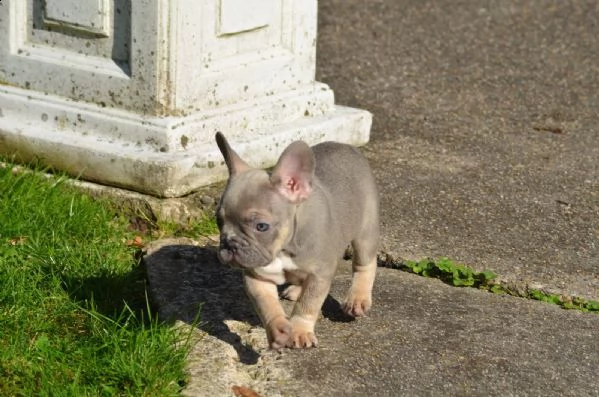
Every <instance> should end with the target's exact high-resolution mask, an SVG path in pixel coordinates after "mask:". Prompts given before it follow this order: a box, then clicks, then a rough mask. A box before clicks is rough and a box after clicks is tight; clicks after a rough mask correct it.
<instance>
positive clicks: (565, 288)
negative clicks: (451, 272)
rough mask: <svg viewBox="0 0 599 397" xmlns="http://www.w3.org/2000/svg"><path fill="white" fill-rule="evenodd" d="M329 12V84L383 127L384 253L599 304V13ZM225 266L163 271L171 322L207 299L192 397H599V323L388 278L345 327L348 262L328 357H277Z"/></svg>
mask: <svg viewBox="0 0 599 397" xmlns="http://www.w3.org/2000/svg"><path fill="white" fill-rule="evenodd" d="M319 3H320V15H319V18H320V26H319V28H320V36H319V42H318V80H321V81H324V82H325V83H328V84H330V85H331V86H332V88H333V89H334V90H335V92H336V95H337V102H338V103H340V104H344V105H350V106H356V107H360V108H365V109H368V110H371V111H372V112H373V113H374V125H373V131H372V142H371V143H370V144H369V145H367V146H366V147H365V148H364V153H365V154H366V155H367V156H368V158H369V160H370V161H371V163H372V166H373V168H374V171H375V174H376V177H377V178H378V182H379V184H380V188H381V192H382V220H383V225H382V226H383V238H382V249H383V250H384V251H385V252H387V253H391V254H392V255H395V256H398V257H402V258H422V257H439V256H447V257H450V258H452V259H454V260H457V261H461V262H464V263H466V264H468V265H469V266H472V267H474V268H476V269H477V270H483V269H488V270H493V271H495V272H496V273H498V274H500V276H501V277H502V278H503V279H504V280H508V281H510V282H512V283H515V285H518V286H520V288H523V289H526V288H529V287H534V288H541V289H544V290H546V291H548V292H556V293H560V294H564V295H575V296H582V297H584V298H587V299H595V300H599V6H597V2H596V1H595V0H559V1H558V0H554V1H548V0H547V1H545V0H543V1H536V2H523V1H517V0H504V1H486V2H481V1H476V0H460V1H456V0H385V1H383V0H369V1H361V0H321V1H320V2H319ZM169 244H170V245H169ZM215 261H216V260H215V258H214V253H213V251H211V250H210V249H207V248H203V247H197V246H193V245H190V242H187V241H177V242H170V243H168V242H167V243H166V247H163V248H160V247H158V248H155V249H153V250H150V252H149V253H148V255H147V256H146V265H147V266H148V276H149V279H150V286H151V288H152V291H153V297H154V299H155V302H156V304H157V306H158V309H159V310H160V311H161V313H162V314H163V315H165V316H171V317H172V318H176V319H180V320H184V321H187V322H189V321H191V319H192V317H193V314H194V313H195V310H196V309H197V306H198V304H199V303H200V302H205V303H204V306H203V316H204V317H202V320H204V321H205V322H206V323H205V324H204V325H203V326H202V327H200V328H201V329H202V331H200V332H199V335H200V336H202V340H201V341H200V343H198V344H197V346H196V350H195V351H194V354H193V355H192V361H193V365H192V367H191V372H192V374H193V377H192V379H191V383H190V385H189V387H188V389H187V392H186V393H187V394H188V395H197V396H201V395H234V394H233V391H232V389H231V387H232V386H244V387H248V388H250V389H252V390H254V391H256V392H258V393H260V395H263V396H270V395H273V396H274V395H290V396H541V395H542V396H599V315H597V314H588V313H581V312H576V311H566V310H563V309H560V308H559V307H557V306H554V305H549V304H545V303H541V302H537V301H531V300H526V299H521V298H514V297H509V296H498V295H493V294H490V293H487V292H484V291H479V290H475V289H471V288H455V287H451V286H448V285H445V284H443V283H441V282H440V281H438V280H432V279H425V278H422V277H418V276H414V275H410V274H407V273H404V272H400V271H397V270H392V269H386V268H380V269H379V273H378V280H377V283H376V286H375V297H374V307H373V310H372V312H371V314H370V315H369V316H368V317H366V318H363V319H359V320H358V321H353V322H344V321H343V319H342V318H341V317H339V315H338V313H339V312H338V301H339V300H341V299H342V297H343V295H344V293H345V290H346V288H347V287H348V285H349V273H348V272H349V269H348V265H347V264H344V265H343V266H342V269H341V272H340V274H339V276H338V278H337V279H336V281H335V285H334V288H333V291H332V293H331V299H330V300H329V301H328V302H327V304H326V305H325V308H324V309H323V315H324V318H323V319H321V320H320V322H319V323H318V324H317V329H316V331H317V334H318V337H319V342H320V347H319V348H317V349H311V350H307V351H303V350H302V351H290V350H286V351H283V352H281V353H277V352H272V351H267V350H266V339H265V336H264V332H263V330H262V328H261V327H260V326H259V324H258V322H257V320H256V318H255V315H254V314H253V311H252V309H251V308H250V307H249V305H248V303H247V300H245V299H244V296H243V293H242V291H241V288H240V284H239V277H238V276H239V275H238V274H237V273H235V272H232V271H231V270H229V269H223V267H221V266H219V265H218V264H217V263H216V262H215ZM169 275H170V276H169ZM238 393H239V391H238Z"/></svg>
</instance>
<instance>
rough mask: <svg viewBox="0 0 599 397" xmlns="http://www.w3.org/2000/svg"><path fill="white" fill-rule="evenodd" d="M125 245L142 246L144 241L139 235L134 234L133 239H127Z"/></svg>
mask: <svg viewBox="0 0 599 397" xmlns="http://www.w3.org/2000/svg"><path fill="white" fill-rule="evenodd" d="M125 244H127V247H135V248H143V246H144V242H143V240H142V238H141V237H140V236H135V237H134V238H133V240H127V242H126V243H125Z"/></svg>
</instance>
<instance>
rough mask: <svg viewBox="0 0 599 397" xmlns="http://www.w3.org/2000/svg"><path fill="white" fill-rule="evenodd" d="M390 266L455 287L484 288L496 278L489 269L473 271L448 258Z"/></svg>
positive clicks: (406, 262)
mask: <svg viewBox="0 0 599 397" xmlns="http://www.w3.org/2000/svg"><path fill="white" fill-rule="evenodd" d="M390 267H394V268H396V269H400V270H404V271H408V272H410V273H414V274H419V275H421V276H423V277H433V278H438V279H440V280H442V281H443V282H445V283H447V284H450V285H453V286H455V287H474V288H486V287H488V286H489V285H490V282H491V281H492V280H494V279H495V278H497V275H496V274H495V273H493V272H491V271H483V272H475V271H474V270H473V269H471V268H469V267H467V266H465V265H463V264H459V263H455V262H453V261H452V260H450V259H448V258H439V259H437V260H432V259H422V260H420V261H410V260H408V261H404V262H398V263H393V262H392V263H391V266H390Z"/></svg>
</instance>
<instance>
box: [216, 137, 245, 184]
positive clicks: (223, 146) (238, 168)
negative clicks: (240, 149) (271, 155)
mask: <svg viewBox="0 0 599 397" xmlns="http://www.w3.org/2000/svg"><path fill="white" fill-rule="evenodd" d="M214 138H215V139H216V144H217V145H218V148H219V149H220V152H221V153H222V155H223V157H224V158H225V164H227V168H228V169H229V176H235V175H238V174H241V173H242V172H245V171H247V170H249V169H250V168H251V167H250V166H249V165H248V164H247V163H246V162H245V161H243V160H242V159H241V157H239V155H238V154H237V153H235V151H234V150H233V149H231V146H229V142H227V140H226V139H225V136H224V135H223V134H222V133H220V132H217V133H216V135H215V136H214Z"/></svg>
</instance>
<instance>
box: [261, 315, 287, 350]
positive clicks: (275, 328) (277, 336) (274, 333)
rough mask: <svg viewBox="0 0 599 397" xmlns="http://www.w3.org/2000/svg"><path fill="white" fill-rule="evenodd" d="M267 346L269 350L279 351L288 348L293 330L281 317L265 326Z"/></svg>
mask: <svg viewBox="0 0 599 397" xmlns="http://www.w3.org/2000/svg"><path fill="white" fill-rule="evenodd" d="M266 331H267V335H268V344H269V346H270V348H271V349H281V348H283V347H285V346H289V343H290V341H291V339H292V338H291V336H292V332H293V328H292V327H291V323H290V322H289V320H287V319H286V318H285V317H283V316H279V317H275V318H274V319H273V320H272V321H271V322H270V323H269V324H268V326H267V330H266Z"/></svg>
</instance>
